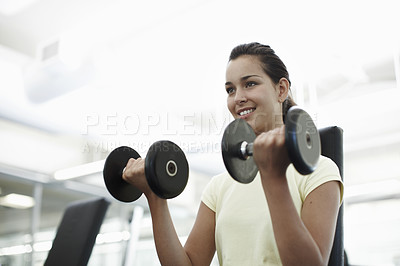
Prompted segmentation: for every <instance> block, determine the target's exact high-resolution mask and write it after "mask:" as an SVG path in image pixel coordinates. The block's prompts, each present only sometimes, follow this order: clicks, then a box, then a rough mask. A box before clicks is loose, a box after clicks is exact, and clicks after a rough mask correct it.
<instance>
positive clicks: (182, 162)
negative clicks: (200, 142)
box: [103, 140, 189, 202]
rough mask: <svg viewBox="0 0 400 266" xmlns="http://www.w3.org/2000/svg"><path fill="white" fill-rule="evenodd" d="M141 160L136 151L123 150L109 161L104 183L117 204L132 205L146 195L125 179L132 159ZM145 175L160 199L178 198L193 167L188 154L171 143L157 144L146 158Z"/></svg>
mask: <svg viewBox="0 0 400 266" xmlns="http://www.w3.org/2000/svg"><path fill="white" fill-rule="evenodd" d="M139 157H140V155H139V154H138V153H137V152H136V151H135V150H134V149H132V148H130V147H127V146H121V147H118V148H116V149H114V150H113V151H112V152H111V153H110V154H109V155H108V157H107V158H106V161H105V164H104V170H103V177H104V182H105V185H106V187H107V190H108V191H109V192H110V194H111V195H112V196H113V197H114V198H116V199H117V200H120V201H123V202H132V201H135V200H137V199H138V198H139V197H140V196H141V195H142V191H140V190H139V189H138V188H136V187H135V186H133V185H131V184H129V183H127V182H126V181H125V180H123V179H122V173H123V171H124V169H125V166H126V164H127V163H128V161H129V159H130V158H134V159H137V158H139ZM145 175H146V180H147V182H148V184H149V186H150V188H151V189H152V190H153V192H154V193H156V195H157V196H159V197H160V198H164V199H170V198H174V197H176V196H178V195H179V194H181V193H182V191H183V190H184V189H185V187H186V184H187V181H188V176H189V165H188V162H187V160H186V156H185V154H184V152H183V151H182V150H181V148H179V146H178V145H176V144H175V143H173V142H171V141H164V140H163V141H157V142H155V143H153V144H152V145H151V146H150V148H149V151H148V152H147V155H146V158H145Z"/></svg>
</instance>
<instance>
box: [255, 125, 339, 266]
mask: <svg viewBox="0 0 400 266" xmlns="http://www.w3.org/2000/svg"><path fill="white" fill-rule="evenodd" d="M254 151H255V155H254V156H255V160H256V163H257V164H258V167H259V170H260V174H261V180H262V185H263V189H264V193H265V196H266V198H267V202H268V207H269V210H270V214H271V220H272V225H273V229H274V234H275V239H276V242H277V245H278V250H279V254H280V257H281V260H282V263H283V264H284V265H327V263H328V259H329V254H330V250H331V248H332V243H333V237H334V232H335V225H336V219H337V214H338V209H339V205H340V187H339V184H338V182H336V181H332V182H327V183H325V184H323V185H321V186H319V187H318V188H316V189H315V190H314V191H312V192H311V193H310V194H309V195H308V197H307V198H306V200H305V202H304V204H303V208H302V210H301V217H299V215H298V213H297V211H296V208H295V206H294V203H293V200H292V198H291V195H290V191H289V187H288V184H287V180H286V169H287V167H288V165H289V164H290V161H289V159H288V156H287V152H286V148H285V147H284V127H282V128H279V129H276V130H274V131H273V132H268V133H265V134H262V135H260V136H259V137H258V138H257V139H256V141H255V148H254Z"/></svg>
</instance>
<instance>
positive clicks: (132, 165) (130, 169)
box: [122, 157, 144, 183]
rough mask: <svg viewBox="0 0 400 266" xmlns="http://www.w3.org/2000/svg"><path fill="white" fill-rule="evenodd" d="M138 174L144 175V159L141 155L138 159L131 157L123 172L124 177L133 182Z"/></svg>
mask: <svg viewBox="0 0 400 266" xmlns="http://www.w3.org/2000/svg"><path fill="white" fill-rule="evenodd" d="M138 175H144V160H143V159H142V158H140V157H139V158H137V159H133V158H130V159H129V160H128V163H127V164H126V166H125V168H124V170H123V172H122V179H124V180H125V181H126V182H129V183H132V182H133V180H134V179H135V177H136V176H138Z"/></svg>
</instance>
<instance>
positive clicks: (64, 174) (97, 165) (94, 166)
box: [54, 160, 105, 180]
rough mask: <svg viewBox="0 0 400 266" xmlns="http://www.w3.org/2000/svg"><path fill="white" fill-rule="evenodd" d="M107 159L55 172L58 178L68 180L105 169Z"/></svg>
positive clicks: (55, 176)
mask: <svg viewBox="0 0 400 266" xmlns="http://www.w3.org/2000/svg"><path fill="white" fill-rule="evenodd" d="M104 162H105V160H100V161H96V162H91V163H86V164H82V165H78V166H74V167H70V168H66V169H62V170H58V171H56V172H55V173H54V178H55V179H56V180H67V179H72V178H77V177H81V176H86V175H91V174H95V173H99V172H101V171H103V167H104Z"/></svg>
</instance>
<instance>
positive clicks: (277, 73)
mask: <svg viewBox="0 0 400 266" xmlns="http://www.w3.org/2000/svg"><path fill="white" fill-rule="evenodd" d="M242 55H254V56H256V57H257V58H258V59H259V60H260V62H261V66H262V68H263V70H264V72H265V73H266V74H267V75H268V76H269V77H270V78H271V80H272V81H273V82H274V83H275V84H277V83H278V82H279V80H280V79H281V78H286V79H287V80H288V81H289V94H288V97H287V98H286V99H285V101H284V102H283V104H282V116H283V122H285V117H286V114H287V112H288V110H289V108H290V107H292V106H294V105H296V103H295V102H294V100H293V98H292V96H291V95H290V85H291V82H290V79H289V72H288V71H287V69H286V66H285V64H284V63H283V62H282V60H281V59H280V58H279V57H278V56H277V55H276V54H275V51H274V50H273V49H272V48H271V47H270V46H269V45H264V44H260V43H257V42H252V43H247V44H240V45H238V46H236V47H235V48H233V49H232V51H231V54H230V56H229V61H231V60H234V59H236V58H238V57H239V56H242Z"/></svg>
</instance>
